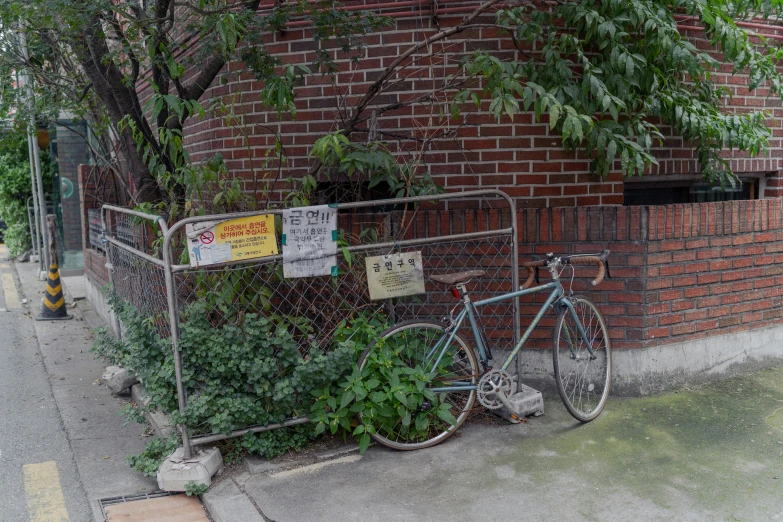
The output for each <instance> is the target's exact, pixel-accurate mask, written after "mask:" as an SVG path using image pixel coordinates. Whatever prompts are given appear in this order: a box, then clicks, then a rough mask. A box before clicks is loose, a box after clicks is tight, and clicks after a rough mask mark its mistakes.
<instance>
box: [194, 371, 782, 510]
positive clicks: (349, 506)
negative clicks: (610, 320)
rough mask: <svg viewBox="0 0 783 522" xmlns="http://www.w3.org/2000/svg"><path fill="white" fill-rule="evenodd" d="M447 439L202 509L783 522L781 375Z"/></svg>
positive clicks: (231, 495)
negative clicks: (579, 418) (587, 417)
mask: <svg viewBox="0 0 783 522" xmlns="http://www.w3.org/2000/svg"><path fill="white" fill-rule="evenodd" d="M457 435H459V436H458V437H452V438H451V439H450V440H448V441H446V442H445V443H443V444H441V445H439V446H436V447H434V448H430V449H426V450H421V451H415V452H393V451H390V450H386V449H384V448H380V447H377V446H376V447H372V448H370V449H369V450H368V451H367V453H366V454H365V455H364V456H363V457H361V458H360V457H359V456H358V455H348V456H344V457H341V458H337V459H335V460H331V461H327V462H321V463H316V464H310V463H308V465H306V466H303V467H300V468H298V469H293V470H291V469H288V470H284V471H280V472H276V473H275V472H272V473H256V474H252V473H249V472H248V471H247V469H246V470H240V471H238V472H234V474H233V475H232V476H230V477H227V478H221V479H220V481H219V482H218V483H217V484H216V485H213V487H212V489H211V490H210V491H209V492H208V493H207V494H206V495H204V502H205V504H206V505H207V507H208V508H209V509H210V513H211V514H212V516H213V518H214V520H215V522H261V521H263V520H274V521H275V522H299V521H308V522H317V521H334V520H340V521H384V522H386V521H419V520H421V521H425V520H426V521H444V522H445V521H449V522H451V521H454V520H464V521H482V522H483V521H504V522H506V521H513V520H525V521H548V520H564V521H581V520H591V521H593V520H597V521H628V520H634V521H648V520H649V521H659V520H688V521H702V520H703V521H714V520H743V521H756V520H759V521H761V520H765V521H766V520H783V367H777V368H775V369H771V370H763V371H759V372H757V373H753V374H746V375H743V376H739V377H735V378H732V379H728V380H725V381H722V382H716V383H712V384H709V385H705V386H700V387H698V388H694V389H682V390H679V391H673V392H667V393H663V394H659V395H656V396H652V397H646V398H626V399H620V398H612V399H611V400H610V402H609V405H608V406H607V409H606V410H605V412H604V413H603V414H602V415H601V417H599V418H598V419H597V420H595V421H594V422H592V423H590V424H587V425H580V424H579V423H577V422H575V421H574V420H573V419H572V418H571V417H570V416H569V415H568V413H567V412H566V411H565V409H564V408H563V406H562V404H560V402H559V400H557V399H556V398H555V399H550V400H548V401H547V403H546V415H544V416H543V417H538V418H534V419H531V420H530V421H529V422H528V423H526V424H520V425H516V426H512V425H487V424H477V423H470V422H468V423H467V424H466V425H464V426H463V428H462V429H461V430H460V432H458V433H457ZM262 514H263V515H262Z"/></svg>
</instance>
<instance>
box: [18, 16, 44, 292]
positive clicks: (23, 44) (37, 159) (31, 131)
mask: <svg viewBox="0 0 783 522" xmlns="http://www.w3.org/2000/svg"><path fill="white" fill-rule="evenodd" d="M19 47H20V49H21V51H22V58H24V61H25V62H28V61H29V60H30V55H29V53H28V52H27V37H26V36H25V34H24V30H23V29H22V27H21V26H20V27H19ZM25 72H26V76H27V81H26V82H25V89H26V90H27V99H28V102H29V103H30V119H29V122H28V125H27V134H28V137H29V139H30V140H32V141H31V143H30V145H31V147H30V148H31V149H32V154H33V163H34V164H35V173H36V178H37V179H36V181H37V185H38V208H39V211H40V216H39V217H40V223H41V234H40V237H41V256H42V257H43V259H44V267H45V270H46V271H48V270H49V266H50V259H49V230H48V227H47V224H46V214H47V212H46V197H45V196H44V189H43V172H42V171H41V156H40V155H39V153H38V143H37V141H36V140H35V138H34V136H35V129H36V124H35V98H34V97H33V87H32V83H33V77H32V74H30V71H29V69H28V70H26V71H25ZM40 275H41V277H42V278H44V277H45V276H46V272H45V271H43V270H42V271H41V273H40Z"/></svg>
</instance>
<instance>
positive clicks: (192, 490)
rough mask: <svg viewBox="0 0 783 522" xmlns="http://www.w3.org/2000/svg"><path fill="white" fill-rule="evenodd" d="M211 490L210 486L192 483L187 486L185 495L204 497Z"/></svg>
mask: <svg viewBox="0 0 783 522" xmlns="http://www.w3.org/2000/svg"><path fill="white" fill-rule="evenodd" d="M208 490H209V486H207V485H206V484H196V483H195V482H194V481H192V480H191V481H190V482H188V483H187V484H185V494H186V495H187V496H189V497H192V496H193V495H196V496H198V495H203V494H204V493H206V492H207V491H208Z"/></svg>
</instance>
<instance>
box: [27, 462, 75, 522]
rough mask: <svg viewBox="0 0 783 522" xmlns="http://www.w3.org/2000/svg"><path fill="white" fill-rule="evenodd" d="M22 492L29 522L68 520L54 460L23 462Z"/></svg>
mask: <svg viewBox="0 0 783 522" xmlns="http://www.w3.org/2000/svg"><path fill="white" fill-rule="evenodd" d="M24 492H25V496H26V497H27V514H28V515H29V516H30V522H68V520H69V519H68V510H67V509H66V508H65V497H64V496H63V490H62V487H61V486H60V474H59V473H58V472H57V463H56V462H55V461H53V460H51V461H49V462H42V463H40V464H25V466H24Z"/></svg>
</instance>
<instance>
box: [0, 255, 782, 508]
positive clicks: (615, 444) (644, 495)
mask: <svg viewBox="0 0 783 522" xmlns="http://www.w3.org/2000/svg"><path fill="white" fill-rule="evenodd" d="M15 268H16V270H17V272H18V274H19V278H20V280H21V285H22V289H23V293H24V295H23V296H22V297H26V298H27V299H29V301H30V302H29V303H28V307H29V309H30V310H31V312H32V315H37V313H38V312H39V309H40V306H41V305H40V297H41V294H42V292H43V289H44V286H43V283H42V282H40V281H38V280H37V278H36V267H35V266H33V265H29V264H16V265H15ZM69 313H71V314H74V315H75V316H76V318H75V319H74V320H72V321H65V322H33V324H34V328H35V332H36V334H37V338H38V343H39V344H40V350H41V353H42V354H43V357H44V363H45V366H46V370H47V372H48V374H49V378H50V381H51V384H52V389H53V392H54V397H55V400H56V403H57V407H58V409H59V412H60V414H61V416H62V419H63V423H64V427H65V430H66V432H67V436H68V440H69V442H70V444H71V446H72V449H73V452H74V455H75V460H76V465H77V467H78V471H79V475H80V476H81V479H82V481H83V485H84V489H85V491H86V493H87V496H88V498H89V500H90V502H91V506H92V509H93V513H94V516H95V520H102V518H101V511H100V506H99V504H98V500H99V499H101V498H106V497H114V496H120V495H132V494H134V493H146V492H150V491H153V490H155V489H157V484H156V483H155V481H154V480H153V479H149V478H145V477H142V476H141V475H140V474H138V473H136V472H134V471H133V470H131V469H130V468H129V467H128V466H127V464H126V463H125V460H124V457H125V455H127V454H129V453H137V452H139V451H141V449H142V448H143V446H144V443H145V440H146V439H145V438H144V437H143V436H142V435H143V433H142V430H143V428H142V427H141V426H139V425H137V424H134V423H130V424H128V425H127V426H126V425H123V419H122V418H121V417H120V416H119V415H117V412H118V411H119V410H120V409H121V408H122V406H124V404H125V401H124V400H122V399H118V398H115V397H113V396H112V395H111V394H110V393H109V391H108V389H106V387H105V386H103V385H101V384H99V383H98V382H97V379H98V378H99V377H100V375H101V373H102V371H103V364H101V362H99V361H96V360H95V359H93V357H92V354H90V353H89V348H90V346H91V344H92V335H91V333H90V330H91V329H92V328H94V327H96V326H100V325H101V322H100V319H98V317H97V316H96V315H95V314H94V312H93V311H92V310H91V309H90V308H89V304H88V303H87V302H86V301H83V300H81V301H77V306H76V308H69ZM297 458H298V463H299V465H298V466H296V464H294V465H293V467H292V465H291V463H290V461H288V462H287V463H286V465H285V466H277V467H275V465H273V464H266V463H262V464H259V463H258V462H256V463H255V464H253V463H252V462H251V463H249V464H248V465H246V466H239V467H236V468H234V470H233V471H232V473H231V474H230V475H229V476H218V477H216V479H215V483H214V485H213V487H212V488H211V489H210V491H208V492H207V493H206V494H205V495H204V496H203V499H204V503H205V505H206V506H207V508H208V509H209V510H210V514H211V516H212V517H213V519H214V521H215V522H265V521H269V520H273V521H275V522H289V521H290V522H300V521H307V522H310V521H312V522H316V521H334V520H340V521H354V520H355V521H374V520H377V521H396V520H399V521H419V520H422V521H453V520H465V521H493V520H497V521H504V522H505V521H508V520H512V521H513V520H525V521H539V520H541V521H544V520H547V521H548V520H552V519H555V520H565V521H572V520H573V521H581V520H599V521H626V520H637V521H646V520H650V521H653V520H655V521H658V520H688V521H700V520H704V521H712V520H745V521H755V520H779V521H783V501H781V498H783V366H779V367H777V368H773V369H769V370H763V371H759V372H756V373H753V374H746V375H742V376H738V377H734V378H732V379H728V380H725V381H722V382H716V383H712V384H709V385H705V386H699V387H694V388H693V389H688V388H685V389H681V390H678V391H672V392H668V393H663V394H659V395H656V396H652V397H645V398H623V399H621V398H615V397H613V398H612V399H611V400H610V402H609V405H608V406H607V409H606V411H605V412H604V413H603V414H602V415H601V417H599V418H598V419H597V420H596V421H594V422H592V423H590V424H587V425H580V424H579V423H577V422H575V421H574V420H573V419H572V418H571V417H570V416H569V415H568V413H567V412H566V411H565V409H564V408H563V406H562V404H560V402H559V399H557V398H556V397H554V398H549V399H548V400H547V402H546V415H544V416H543V417H537V418H532V419H530V420H529V422H528V423H525V424H520V425H505V424H498V423H486V422H484V423H482V422H468V423H467V424H466V425H465V426H463V428H462V429H461V430H460V431H459V432H458V433H457V435H456V436H455V437H452V438H451V439H450V440H448V441H446V442H445V443H444V444H441V445H439V446H436V447H434V448H430V449H427V450H421V451H417V452H393V451H390V450H386V449H385V448H382V447H378V446H375V447H371V448H370V449H369V451H368V452H367V453H366V454H365V455H364V456H359V455H358V454H357V453H355V452H348V453H338V454H334V455H325V456H317V457H313V455H312V454H311V455H309V456H308V457H307V458H303V457H301V456H299V457H295V458H294V460H296V459H297ZM0 518H1V517H0Z"/></svg>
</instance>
